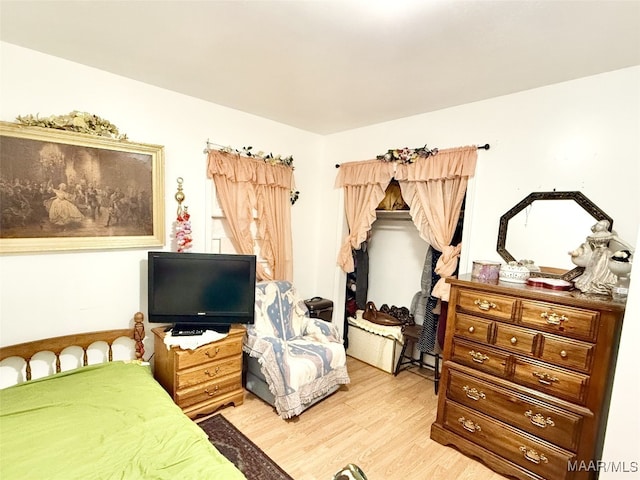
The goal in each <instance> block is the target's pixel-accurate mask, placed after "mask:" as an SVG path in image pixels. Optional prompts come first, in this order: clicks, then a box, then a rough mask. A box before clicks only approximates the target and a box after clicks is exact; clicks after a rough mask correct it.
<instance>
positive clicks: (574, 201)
mask: <svg viewBox="0 0 640 480" xmlns="http://www.w3.org/2000/svg"><path fill="white" fill-rule="evenodd" d="M598 220H608V221H609V225H610V226H609V228H610V229H611V228H612V227H613V219H612V218H611V217H610V216H609V215H607V214H606V213H605V212H603V211H602V210H601V209H600V208H599V207H598V206H597V205H596V204H594V203H593V202H592V201H591V200H589V199H588V198H587V197H586V196H584V195H583V194H582V192H533V193H531V194H529V195H528V196H527V197H525V198H524V199H523V200H522V201H521V202H519V203H518V204H516V205H515V206H514V207H513V208H511V209H510V210H509V211H508V212H506V213H505V214H504V215H502V217H500V227H499V230H498V245H497V250H498V253H499V254H500V256H501V257H502V258H503V259H504V260H505V262H511V261H514V260H515V261H521V260H525V259H526V260H532V261H533V262H534V263H535V264H536V265H537V266H539V267H540V269H541V271H540V272H531V275H532V276H534V277H535V276H539V277H548V278H561V279H563V280H572V279H574V278H576V277H577V276H578V275H580V274H581V273H582V272H583V268H581V267H576V266H575V265H574V264H573V263H572V262H571V256H570V255H569V252H570V251H571V250H573V249H575V248H576V247H578V246H579V245H580V244H582V242H584V240H585V238H586V237H587V235H589V234H590V233H591V227H592V226H593V224H594V223H596V222H597V221H598Z"/></svg>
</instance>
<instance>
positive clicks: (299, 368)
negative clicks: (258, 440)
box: [243, 281, 349, 418]
mask: <svg viewBox="0 0 640 480" xmlns="http://www.w3.org/2000/svg"><path fill="white" fill-rule="evenodd" d="M243 349H244V351H245V352H246V353H247V354H248V355H249V357H251V358H250V359H249V371H251V359H252V358H255V359H257V360H258V362H259V365H260V370H261V373H262V376H263V377H264V379H265V381H266V383H267V385H268V387H269V391H270V392H271V393H272V394H273V397H274V398H273V402H270V403H273V406H274V407H275V408H276V411H277V412H278V415H280V416H281V417H282V418H290V417H294V416H296V415H299V414H300V413H301V412H302V411H303V410H304V409H305V408H307V407H308V406H310V405H311V404H313V403H316V402H317V401H318V400H319V399H321V398H324V397H325V396H327V395H329V394H331V393H333V392H334V391H336V390H337V389H338V388H339V386H340V385H341V384H347V383H349V375H348V373H347V367H346V353H345V349H344V346H343V344H342V338H341V336H340V333H339V332H338V330H337V329H336V327H335V325H333V324H332V323H329V322H325V321H324V320H320V319H317V318H310V317H309V312H308V310H307V307H306V305H305V303H304V301H303V300H302V299H301V298H300V297H298V295H297V293H296V291H295V288H294V287H293V285H292V284H291V283H290V282H288V281H268V282H260V283H258V284H257V285H256V311H255V324H254V325H249V326H248V328H247V336H246V338H245V342H244V346H243ZM247 388H248V389H251V388H250V387H249V385H247ZM254 393H255V392H254ZM259 396H261V395H259ZM262 398H264V397H262ZM270 400H271V398H269V399H268V401H270Z"/></svg>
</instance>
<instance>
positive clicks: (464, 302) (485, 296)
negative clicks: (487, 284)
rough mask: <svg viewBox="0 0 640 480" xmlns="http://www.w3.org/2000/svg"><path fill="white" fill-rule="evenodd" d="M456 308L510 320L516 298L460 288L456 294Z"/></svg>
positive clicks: (513, 313) (513, 312) (512, 315)
mask: <svg viewBox="0 0 640 480" xmlns="http://www.w3.org/2000/svg"><path fill="white" fill-rule="evenodd" d="M457 305H458V309H460V310H463V311H465V312H469V313H478V314H482V315H484V316H487V317H492V318H497V319H500V320H511V319H512V318H513V317H514V315H515V305H516V300H515V298H512V297H505V296H502V295H496V294H494V293H486V292H479V291H475V290H462V291H461V292H460V294H459V295H458V304H457Z"/></svg>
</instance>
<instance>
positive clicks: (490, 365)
mask: <svg viewBox="0 0 640 480" xmlns="http://www.w3.org/2000/svg"><path fill="white" fill-rule="evenodd" d="M508 358H509V354H507V353H504V352H500V351H498V350H496V349H493V348H488V347H486V346H484V345H480V344H478V343H472V342H466V341H464V340H460V339H458V338H454V339H453V348H452V352H451V359H452V360H453V361H454V362H457V363H461V364H463V365H467V366H469V367H472V368H475V369H478V370H482V371H483V372H487V373H491V374H493V375H498V376H500V377H506V376H507V359H508Z"/></svg>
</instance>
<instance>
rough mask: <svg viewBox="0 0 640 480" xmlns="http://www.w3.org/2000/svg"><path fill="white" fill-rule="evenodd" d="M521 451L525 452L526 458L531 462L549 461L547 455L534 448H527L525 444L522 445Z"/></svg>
mask: <svg viewBox="0 0 640 480" xmlns="http://www.w3.org/2000/svg"><path fill="white" fill-rule="evenodd" d="M520 451H521V452H522V453H524V458H526V459H527V460H529V461H530V462H533V463H536V464H539V463H549V459H548V458H547V457H545V456H544V454H542V453H538V452H536V451H535V450H534V449H532V448H527V447H525V446H524V445H523V446H521V447H520Z"/></svg>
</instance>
